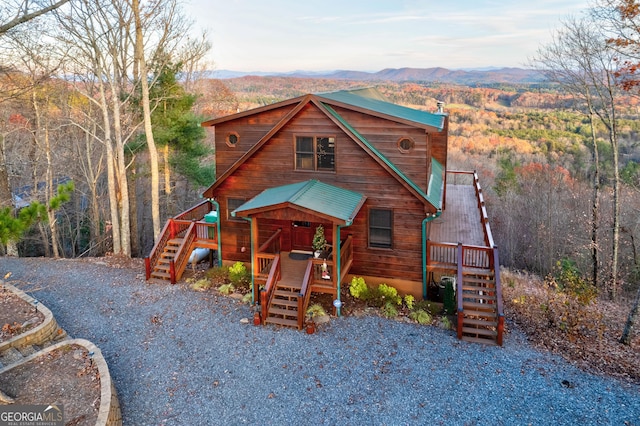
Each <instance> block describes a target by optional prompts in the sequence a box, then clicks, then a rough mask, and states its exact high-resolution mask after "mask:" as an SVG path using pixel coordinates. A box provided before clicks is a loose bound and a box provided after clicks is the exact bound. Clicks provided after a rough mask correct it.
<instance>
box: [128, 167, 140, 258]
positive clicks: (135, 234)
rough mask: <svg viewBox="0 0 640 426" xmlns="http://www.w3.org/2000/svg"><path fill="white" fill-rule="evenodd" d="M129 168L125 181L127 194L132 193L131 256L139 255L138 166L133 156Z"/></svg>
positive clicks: (130, 207)
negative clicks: (127, 189)
mask: <svg viewBox="0 0 640 426" xmlns="http://www.w3.org/2000/svg"><path fill="white" fill-rule="evenodd" d="M129 170H130V173H129V177H128V179H127V183H128V184H129V194H132V196H131V197H130V198H129V221H130V223H131V256H132V257H140V234H139V231H138V196H137V194H136V185H137V183H138V182H137V172H138V167H137V163H136V159H135V158H133V159H132V160H131V164H130V165H129Z"/></svg>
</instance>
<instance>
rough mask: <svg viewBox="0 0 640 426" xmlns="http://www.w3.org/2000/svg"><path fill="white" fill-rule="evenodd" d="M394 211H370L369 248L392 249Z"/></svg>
mask: <svg viewBox="0 0 640 426" xmlns="http://www.w3.org/2000/svg"><path fill="white" fill-rule="evenodd" d="M392 242H393V210H389V209H370V210H369V247H372V248H392Z"/></svg>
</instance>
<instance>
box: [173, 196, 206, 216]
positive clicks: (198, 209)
mask: <svg viewBox="0 0 640 426" xmlns="http://www.w3.org/2000/svg"><path fill="white" fill-rule="evenodd" d="M212 209H213V205H212V204H211V201H209V200H203V201H202V202H201V203H199V204H196V205H195V206H193V207H191V208H190V209H188V210H185V211H183V212H182V213H180V214H178V215H176V216H174V219H177V220H202V218H204V215H205V214H207V213H209V212H210V211H211V210H212Z"/></svg>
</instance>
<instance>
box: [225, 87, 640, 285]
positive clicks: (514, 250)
mask: <svg viewBox="0 0 640 426" xmlns="http://www.w3.org/2000/svg"><path fill="white" fill-rule="evenodd" d="M221 83H224V84H225V85H226V86H227V87H228V88H229V90H230V91H231V92H233V94H234V96H235V100H236V103H237V105H238V106H239V108H240V109H242V110H244V109H248V108H253V107H257V106H260V105H264V104H268V103H272V102H276V101H279V100H283V99H287V98H290V97H295V96H299V95H302V94H305V93H311V92H323V91H332V90H341V89H348V88H356V87H365V86H367V85H366V84H363V83H362V82H354V81H344V80H324V79H304V78H285V77H242V78H237V79H229V80H224V81H223V82H221ZM375 87H376V88H377V89H378V90H379V91H381V92H382V93H384V94H385V95H386V96H387V97H388V99H390V100H391V101H392V102H395V103H399V104H402V105H406V106H409V107H412V108H419V109H424V110H431V111H435V109H436V102H437V101H443V102H445V111H446V112H447V113H448V114H449V115H450V119H451V121H450V153H449V167H450V168H451V169H464V170H477V171H478V173H479V174H480V178H481V182H482V184H483V186H484V189H485V191H486V192H487V194H488V196H487V198H488V202H489V214H490V216H491V225H492V226H493V230H494V233H495V236H496V240H497V243H498V244H499V247H500V250H501V256H502V262H503V263H504V265H506V266H508V267H511V268H515V269H521V270H528V271H532V272H534V273H537V274H539V275H540V276H546V275H548V274H551V273H553V272H554V270H555V269H556V267H557V265H558V263H559V262H563V261H564V262H569V264H572V265H575V267H576V268H577V269H578V270H579V271H580V272H581V273H582V274H583V275H584V276H585V277H587V276H589V274H590V268H591V263H590V262H591V257H590V256H591V251H590V248H591V222H590V220H591V207H592V199H593V190H592V186H593V185H592V179H593V169H594V160H593V143H592V139H591V128H590V124H589V119H588V117H587V116H586V115H585V114H584V113H583V112H582V111H581V110H580V105H578V104H577V102H576V100H575V99H574V98H573V97H572V96H571V95H570V94H569V93H566V92H563V91H562V90H561V89H560V88H559V87H557V86H555V85H553V84H535V85H505V84H502V85H499V86H491V87H467V86H455V85H446V84H434V83H428V84H419V83H414V82H411V83H395V82H386V83H380V84H375ZM638 103H639V101H638V98H636V97H632V96H624V97H622V98H621V100H620V106H619V111H620V114H619V117H620V118H619V120H620V124H619V127H618V132H619V133H618V137H619V144H620V146H619V149H620V154H621V155H620V158H621V162H620V169H621V177H622V181H623V186H622V189H623V190H622V192H621V200H622V203H621V206H622V208H621V229H622V233H621V240H620V241H621V252H620V254H621V262H620V272H621V273H622V275H623V276H624V277H626V278H625V279H624V288H625V290H627V291H633V290H634V289H635V288H636V285H637V284H636V283H637V279H636V274H637V273H638V262H639V259H638V255H637V251H638V248H637V243H638V239H639V238H640V221H639V219H638V212H640V197H639V196H638V195H639V194H638V189H639V185H640V166H639V165H638V163H639V162H640V146H638V135H639V132H640V121H639V120H638V116H639V114H640V109H639V107H638ZM595 125H596V132H597V143H598V148H599V155H600V164H601V169H602V171H601V173H600V179H599V180H600V183H601V185H602V190H601V191H600V193H599V198H600V199H601V200H600V206H601V209H602V211H601V214H600V216H599V224H598V230H599V231H598V232H599V238H598V240H599V247H598V249H599V251H600V254H601V259H607V258H609V256H610V250H611V232H610V230H611V227H612V222H611V221H612V212H611V197H612V192H611V184H612V160H611V156H612V152H611V147H610V145H609V143H608V142H607V129H606V128H605V127H604V126H603V125H602V124H600V123H595ZM607 266H608V265H607V262H606V261H603V262H602V264H601V265H600V267H601V275H602V277H605V276H606V273H607Z"/></svg>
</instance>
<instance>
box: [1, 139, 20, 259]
mask: <svg viewBox="0 0 640 426" xmlns="http://www.w3.org/2000/svg"><path fill="white" fill-rule="evenodd" d="M4 152H5V142H4V137H3V136H0V207H11V208H12V209H13V197H12V195H11V185H10V184H9V171H8V170H7V161H6V158H5V155H4ZM5 253H6V255H7V256H15V257H17V256H18V245H17V244H16V242H15V241H12V240H9V241H8V242H7V246H6V247H5Z"/></svg>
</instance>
